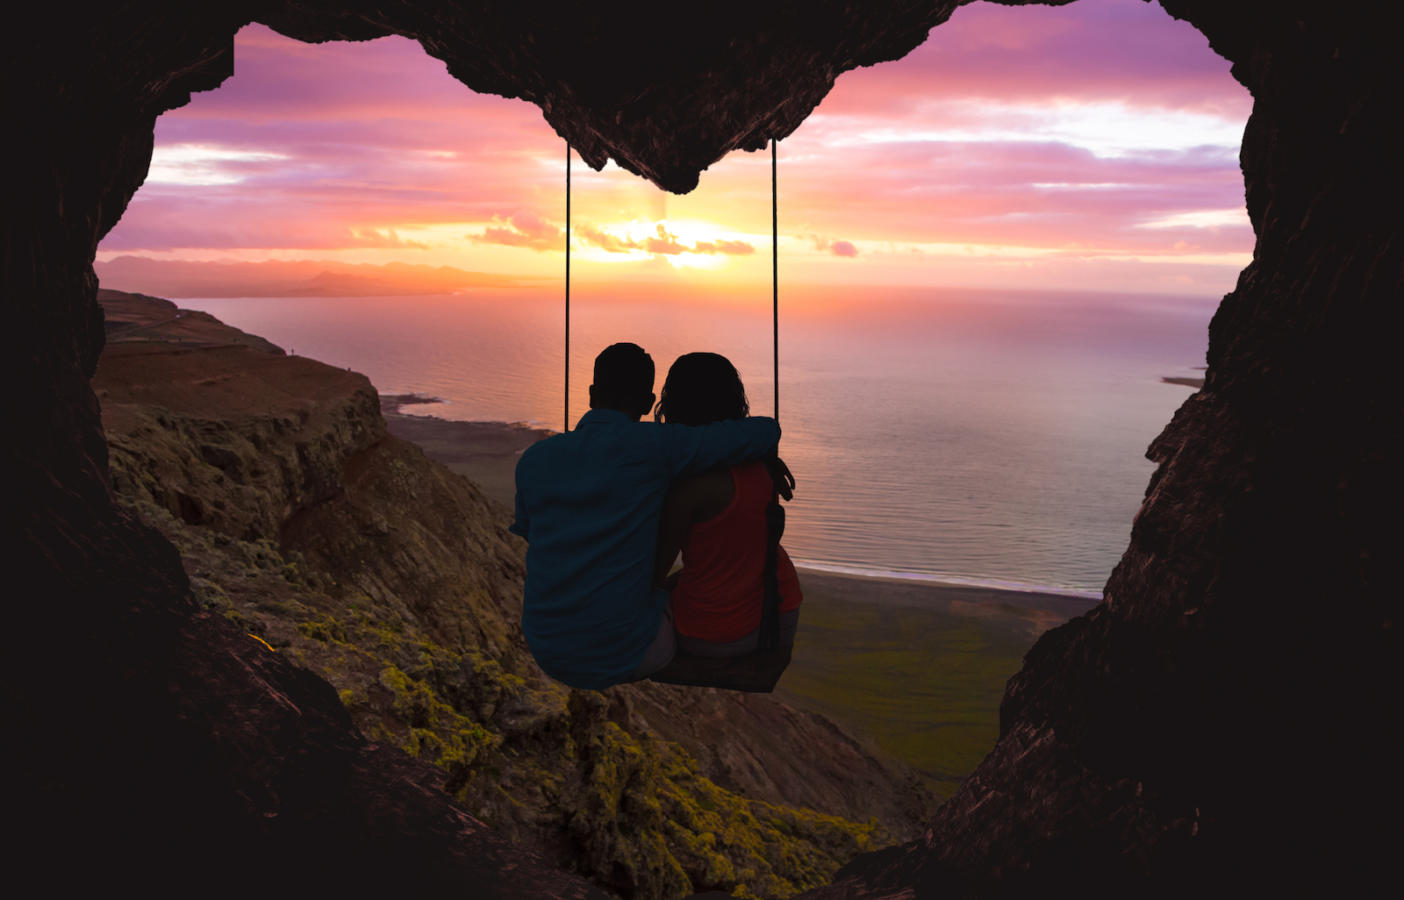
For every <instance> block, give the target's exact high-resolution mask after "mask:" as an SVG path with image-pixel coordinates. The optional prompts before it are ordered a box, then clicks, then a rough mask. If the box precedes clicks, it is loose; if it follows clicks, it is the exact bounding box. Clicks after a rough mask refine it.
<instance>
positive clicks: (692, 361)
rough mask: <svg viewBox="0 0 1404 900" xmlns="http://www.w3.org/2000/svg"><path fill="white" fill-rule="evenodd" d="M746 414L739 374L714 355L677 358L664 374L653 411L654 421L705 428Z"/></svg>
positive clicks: (685, 355) (744, 389)
mask: <svg viewBox="0 0 1404 900" xmlns="http://www.w3.org/2000/svg"><path fill="white" fill-rule="evenodd" d="M750 414H751V406H750V404H749V403H747V402H746V388H745V386H744V385H743V384H741V375H740V373H738V372H737V371H736V367H735V366H733V365H732V364H731V360H729V359H727V358H726V357H725V356H722V355H720V354H718V353H687V354H684V355H682V356H679V357H678V360H677V362H675V363H673V367H672V368H671V369H669V370H668V378H667V380H665V381H664V382H663V390H662V391H661V392H660V394H659V398H658V406H657V407H655V408H654V411H653V417H654V418H655V419H656V420H658V421H659V422H668V423H671V424H674V425H706V424H708V423H710V422H720V421H722V420H723V419H744V418H745V417H746V416H748V415H750Z"/></svg>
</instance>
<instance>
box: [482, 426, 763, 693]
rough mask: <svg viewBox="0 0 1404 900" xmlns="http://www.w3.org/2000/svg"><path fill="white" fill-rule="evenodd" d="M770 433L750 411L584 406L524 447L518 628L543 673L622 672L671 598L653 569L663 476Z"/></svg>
mask: <svg viewBox="0 0 1404 900" xmlns="http://www.w3.org/2000/svg"><path fill="white" fill-rule="evenodd" d="M779 441H780V426H779V425H777V424H776V423H775V420H774V419H768V418H764V417H759V416H758V417H755V418H750V419H734V420H729V421H725V422H714V423H712V424H711V425H699V426H688V425H661V424H658V423H656V422H636V421H634V420H633V419H632V418H630V417H629V416H628V415H626V414H625V413H622V412H617V411H615V410H609V409H592V410H590V411H589V412H588V413H586V414H585V415H584V416H582V417H581V419H580V423H579V424H578V425H576V427H575V430H574V431H570V432H567V433H565V434H558V435H555V436H553V437H549V438H547V439H546V440H544V441H538V442H537V443H535V444H533V445H532V446H530V447H528V448H527V449H526V451H525V452H523V453H522V458H521V459H520V460H518V462H517V502H516V507H517V509H516V521H515V522H513V523H512V526H511V529H510V530H511V531H512V532H513V533H515V534H519V535H521V536H522V537H524V538H526V539H527V555H526V568H527V573H526V597H525V600H524V602H523V604H522V632H523V633H524V634H525V635H526V640H527V646H528V647H530V648H531V652H532V655H533V656H535V657H536V661H537V662H538V663H539V664H540V665H541V668H542V669H543V670H544V671H545V672H546V674H548V675H550V676H551V677H552V678H555V679H556V680H557V681H562V682H565V683H566V684H568V685H571V686H572V687H578V688H589V689H600V688H605V687H608V686H610V685H612V684H619V683H620V682H623V681H628V680H630V678H631V677H632V676H633V674H634V672H635V671H636V670H637V669H638V667H639V664H640V663H641V662H643V657H644V653H645V652H646V651H647V650H648V647H649V645H650V644H651V643H652V642H653V639H654V637H655V636H657V634H658V626H659V622H660V620H661V616H662V613H663V610H664V609H665V608H666V607H667V605H668V594H667V592H666V591H662V590H658V589H656V588H655V587H654V585H653V570H654V555H655V554H656V552H657V546H658V519H659V516H660V514H661V512H662V509H663V498H664V497H665V495H666V494H667V493H668V487H669V485H670V484H671V483H672V482H673V480H674V479H676V478H678V477H679V476H681V475H687V474H691V473H694V472H701V471H704V470H706V469H710V468H713V467H716V466H725V465H733V464H735V463H739V462H742V461H743V460H747V459H754V458H757V457H761V456H765V455H766V454H768V453H770V452H771V451H773V450H774V449H775V447H776V445H777V444H778V443H779Z"/></svg>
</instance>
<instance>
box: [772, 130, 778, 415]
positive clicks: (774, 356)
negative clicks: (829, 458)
mask: <svg viewBox="0 0 1404 900" xmlns="http://www.w3.org/2000/svg"><path fill="white" fill-rule="evenodd" d="M775 146H776V141H775V139H774V138H771V139H770V340H771V343H770V351H771V352H770V357H771V362H772V366H773V369H774V372H773V374H774V377H775V421H777V422H779V421H780V204H779V203H778V202H777V200H776V198H775V153H776V151H775Z"/></svg>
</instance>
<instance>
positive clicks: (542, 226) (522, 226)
mask: <svg viewBox="0 0 1404 900" xmlns="http://www.w3.org/2000/svg"><path fill="white" fill-rule="evenodd" d="M493 221H495V222H501V223H502V224H500V225H492V226H489V227H487V228H485V229H484V230H483V232H482V233H481V234H470V235H467V238H468V240H470V241H477V242H479V243H484V244H502V245H505V246H508V247H528V248H530V249H532V250H559V249H561V247H562V246H563V244H562V241H563V239H564V237H565V230H564V229H562V228H560V227H559V226H557V225H554V224H552V223H551V222H548V221H546V220H545V219H543V218H541V217H540V216H539V215H537V214H536V213H532V212H523V213H517V214H516V215H513V216H509V217H507V218H506V219H499V218H498V217H497V216H494V217H493Z"/></svg>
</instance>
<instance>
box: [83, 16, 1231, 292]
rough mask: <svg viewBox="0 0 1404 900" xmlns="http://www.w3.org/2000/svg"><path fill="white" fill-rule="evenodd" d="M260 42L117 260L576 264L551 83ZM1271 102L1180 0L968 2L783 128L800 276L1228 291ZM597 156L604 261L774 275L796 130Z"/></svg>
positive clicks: (553, 271)
mask: <svg viewBox="0 0 1404 900" xmlns="http://www.w3.org/2000/svg"><path fill="white" fill-rule="evenodd" d="M235 59H236V62H235V75H234V77H233V78H231V79H229V80H228V81H226V82H225V84H224V86H223V87H221V88H220V89H218V90H217V91H213V92H210V93H205V94H197V95H196V96H195V98H194V100H193V101H192V102H191V103H190V104H189V105H188V106H186V107H184V108H182V109H179V110H175V111H172V112H170V113H167V114H166V115H165V116H163V117H162V118H161V119H160V120H159V121H158V123H157V127H156V153H155V158H154V159H153V161H152V165H151V171H150V174H149V176H148V178H147V180H146V184H145V186H144V187H143V188H142V189H141V190H140V191H139V192H138V194H137V196H136V198H135V199H134V200H133V202H132V204H131V207H130V208H129V209H128V211H127V213H126V215H125V216H124V217H123V219H122V221H121V222H120V223H119V224H118V225H117V227H116V228H115V229H114V230H113V231H112V232H111V234H109V235H108V236H107V238H106V239H105V240H104V241H103V243H102V246H101V248H100V251H99V254H98V260H99V266H98V271H99V275H100V276H102V275H103V273H104V270H105V267H104V265H103V263H105V262H107V261H109V260H111V259H113V258H114V257H119V256H131V255H135V256H141V257H147V258H152V259H157V260H167V261H184V262H189V261H207V260H208V261H222V262H239V261H259V260H316V261H336V262H342V263H376V264H380V263H389V262H403V263H412V264H422V265H431V266H453V267H457V268H461V269H467V270H471V271H474V272H484V273H495V274H497V275H507V276H517V277H522V278H526V279H528V280H530V281H533V282H534V281H537V280H539V282H540V283H541V284H543V285H545V284H550V283H551V282H552V281H553V280H558V279H559V278H560V274H561V271H562V266H563V260H564V253H563V237H562V225H563V223H564V213H565V205H564V161H565V160H564V156H565V147H564V142H563V141H562V140H561V138H560V137H558V136H557V135H556V134H555V133H554V132H553V131H552V130H551V129H550V127H549V126H547V124H546V122H545V120H544V119H543V118H542V116H541V113H540V111H539V110H538V109H537V108H536V107H534V106H532V105H530V104H528V103H525V102H523V101H517V100H505V99H502V98H500V97H493V96H487V95H479V94H475V93H473V92H471V91H470V90H468V89H467V88H466V87H464V86H463V85H462V84H460V83H459V82H457V81H455V80H454V79H452V78H451V77H450V76H449V75H448V74H447V72H446V71H445V68H444V65H443V63H441V62H439V61H437V60H435V59H433V58H431V57H429V56H428V55H426V54H425V53H424V52H423V50H421V49H420V47H419V46H418V44H416V43H414V42H412V41H409V40H406V39H402V38H383V39H380V40H376V41H371V42H367V43H359V44H358V43H333V44H324V45H309V44H302V43H298V42H296V41H292V40H289V39H286V38H283V37H281V36H279V35H277V34H276V33H274V32H272V31H271V30H269V29H267V28H265V27H262V26H258V25H252V26H249V27H247V28H245V29H244V30H242V31H241V32H240V33H239V35H238V38H237V40H236V45H235ZM1249 109H1250V98H1249V97H1248V94H1247V92H1246V91H1245V90H1244V89H1243V88H1242V87H1241V86H1240V85H1238V84H1237V83H1236V82H1234V81H1233V80H1232V78H1231V77H1230V76H1229V72H1228V63H1227V62H1226V61H1224V60H1223V59H1221V58H1220V57H1218V56H1216V55H1215V54H1214V53H1213V52H1212V51H1211V50H1210V49H1209V47H1208V43H1207V41H1206V39H1205V38H1204V37H1203V36H1202V35H1200V34H1199V33H1197V32H1196V31H1194V29H1192V28H1191V27H1190V26H1188V25H1187V24H1185V23H1183V22H1177V21H1175V20H1173V19H1171V18H1170V17H1169V16H1168V15H1166V14H1165V12H1164V11H1163V10H1161V9H1160V8H1159V6H1156V5H1148V4H1145V3H1143V2H1140V0H1080V2H1077V3H1074V4H1072V5H1071V6H1067V7H1060V8H1046V7H1022V8H1008V7H999V6H991V5H987V4H983V3H981V4H976V5H974V6H969V7H964V8H962V9H960V10H958V11H957V12H956V13H955V15H954V16H953V17H952V19H951V21H950V22H948V23H947V24H946V25H943V26H940V27H938V28H936V29H935V30H934V31H933V32H932V36H931V37H930V39H928V41H927V42H926V43H925V44H924V45H923V46H921V47H920V48H919V49H917V50H916V51H915V52H913V53H912V54H911V55H909V56H908V57H906V58H905V59H903V60H900V61H897V62H893V63H885V64H882V65H879V66H876V67H874V68H870V69H863V70H859V71H855V72H850V73H847V74H845V75H843V76H841V77H840V78H839V80H838V83H837V85H836V87H835V88H834V90H833V91H832V93H831V94H830V95H829V96H828V98H826V99H825V100H824V102H823V103H822V104H821V105H820V107H819V108H818V110H816V112H815V113H814V114H812V115H811V116H810V118H809V119H808V120H807V121H806V122H805V123H804V124H803V125H802V126H801V127H800V128H799V129H798V130H797V131H796V132H795V133H794V134H793V135H791V136H790V137H789V138H787V139H786V140H784V141H782V142H781V144H780V148H779V153H780V229H781V267H782V270H781V271H782V278H783V279H784V280H785V281H787V282H788V283H790V284H829V285H834V284H853V285H892V284H901V285H924V284H925V285H947V286H972V287H996V288H1003V287H1018V288H1052V289H1061V290H1101V291H1117V292H1147V293H1182V294H1207V295H1220V294H1223V293H1225V292H1226V291H1228V290H1231V289H1232V287H1233V283H1234V279H1235V277H1236V275H1237V273H1238V270H1239V269H1241V268H1242V267H1243V266H1244V265H1245V264H1246V263H1247V262H1248V261H1249V259H1250V257H1251V250H1252V240H1253V239H1252V232H1251V229H1250V227H1249V225H1248V220H1247V215H1246V213H1245V212H1244V209H1243V182H1242V176H1241V174H1240V172H1239V169H1238V144H1239V141H1240V138H1241V135H1242V131H1243V124H1244V122H1245V121H1246V119H1247V116H1248V112H1249ZM574 176H575V177H574V187H575V191H574V209H573V216H574V232H575V233H574V245H573V246H574V249H573V251H572V255H573V260H574V262H575V265H576V268H575V271H574V274H575V277H577V278H579V279H581V280H582V281H583V282H592V281H593V282H596V283H604V282H619V283H627V282H643V283H658V282H659V281H663V282H674V283H678V282H686V283H688V284H692V285H716V286H724V285H736V284H747V283H758V282H764V281H768V279H769V275H770V203H769V200H770V197H769V190H770V185H769V177H770V172H769V155H768V154H761V153H754V154H748V153H742V152H737V153H733V154H732V155H730V156H728V157H727V158H725V159H723V160H722V161H720V162H719V163H717V164H716V165H714V166H713V167H712V168H711V169H710V170H708V171H707V172H705V173H704V174H703V175H702V180H701V185H700V187H698V188H697V189H696V190H695V191H693V192H692V193H691V194H688V195H686V196H681V197H679V196H675V195H670V194H666V193H664V192H663V191H661V190H659V189H658V188H656V187H654V186H653V185H651V184H649V183H647V182H645V181H643V180H642V179H639V178H637V177H635V176H633V175H630V174H628V173H625V172H623V171H621V170H619V169H617V168H615V167H614V166H613V165H610V166H608V167H606V169H605V171H603V172H600V173H596V172H593V171H591V170H590V169H588V168H587V167H586V166H584V164H583V163H580V162H579V161H578V160H577V162H576V165H575V168H574ZM104 283H106V281H105V282H104ZM111 286H113V287H118V288H126V289H132V290H141V289H143V287H144V286H143V285H141V284H131V283H113V284H112V285H111Z"/></svg>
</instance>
